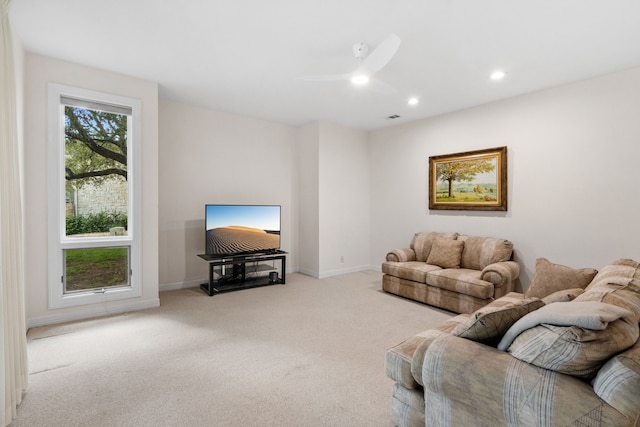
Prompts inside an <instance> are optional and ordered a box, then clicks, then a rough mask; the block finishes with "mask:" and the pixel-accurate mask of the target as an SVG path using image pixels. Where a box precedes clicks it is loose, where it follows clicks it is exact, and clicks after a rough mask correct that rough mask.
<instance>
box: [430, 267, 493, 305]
mask: <svg viewBox="0 0 640 427" xmlns="http://www.w3.org/2000/svg"><path fill="white" fill-rule="evenodd" d="M481 275H482V272H481V271H478V270H470V269H468V268H457V269H435V270H432V271H429V272H427V278H426V281H427V284H428V285H430V286H433V287H436V288H441V289H446V290H448V291H452V292H456V293H459V294H463V295H470V296H472V297H476V298H480V299H489V298H493V291H494V286H493V283H491V282H487V281H486V280H482V279H481V278H480V276H481Z"/></svg>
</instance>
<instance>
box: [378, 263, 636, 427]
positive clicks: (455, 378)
mask: <svg viewBox="0 0 640 427" xmlns="http://www.w3.org/2000/svg"><path fill="white" fill-rule="evenodd" d="M639 267H640V266H639V263H638V262H636V261H633V260H630V259H621V260H618V261H616V262H614V263H612V264H611V265H608V266H606V267H605V268H603V269H602V270H601V271H600V272H597V275H596V271H595V270H592V271H593V273H591V272H590V271H587V270H589V269H581V270H572V269H570V268H568V267H565V266H559V265H556V264H552V263H549V262H548V261H546V260H544V259H540V260H539V261H538V263H537V264H536V271H535V273H534V278H533V281H532V284H531V285H530V287H529V289H528V290H527V293H526V294H524V295H523V294H520V293H515V292H513V293H510V294H508V295H506V296H504V297H502V298H500V299H498V300H496V301H495V302H493V303H491V304H489V305H487V306H486V307H484V308H483V309H481V310H478V311H477V312H475V313H473V314H460V315H458V316H456V317H453V318H451V319H449V320H447V321H446V322H444V323H443V324H441V325H440V326H438V327H436V328H434V329H431V330H428V331H425V332H422V333H420V334H418V335H416V336H414V337H412V338H409V339H408V340H406V341H404V342H402V343H400V344H399V345H397V346H395V347H392V348H390V349H389V350H387V352H386V357H385V372H386V374H387V375H388V376H389V377H390V378H392V379H393V380H394V381H395V384H394V386H393V391H392V405H391V408H392V409H391V414H392V419H393V422H394V424H395V425H396V426H402V427H404V426H425V425H426V426H492V427H494V426H537V427H538V426H539V427H544V426H549V427H551V426H553V427H555V426H637V425H638V418H639V416H640V343H639V342H638V322H639V320H640V268H639ZM542 269H545V270H546V274H545V272H544V271H541V270H542ZM554 272H557V274H555V273H554ZM594 275H595V277H594ZM554 276H556V278H555V279H554ZM591 277H594V278H593V279H592V280H591ZM585 286H586V288H585V289H582V288H584V287H585ZM554 288H555V289H554ZM567 288H571V289H567ZM554 290H555V292H554ZM542 294H546V295H544V296H543V295H542ZM534 295H538V296H534ZM540 297H542V298H540Z"/></svg>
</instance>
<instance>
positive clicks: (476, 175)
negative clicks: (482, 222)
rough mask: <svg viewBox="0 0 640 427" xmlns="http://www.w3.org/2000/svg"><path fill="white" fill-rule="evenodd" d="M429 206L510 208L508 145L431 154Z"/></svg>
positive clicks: (488, 208)
mask: <svg viewBox="0 0 640 427" xmlns="http://www.w3.org/2000/svg"><path fill="white" fill-rule="evenodd" d="M429 209H445V210H484V211H488V210H491V211H506V210H507V147H497V148H488V149H484V150H476V151H469V152H465V153H455V154H447V155H441V156H432V157H429Z"/></svg>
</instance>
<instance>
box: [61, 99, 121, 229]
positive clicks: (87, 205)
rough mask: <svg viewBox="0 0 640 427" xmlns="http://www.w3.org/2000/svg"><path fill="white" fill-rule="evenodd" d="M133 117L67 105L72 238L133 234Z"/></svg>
mask: <svg viewBox="0 0 640 427" xmlns="http://www.w3.org/2000/svg"><path fill="white" fill-rule="evenodd" d="M129 117H130V116H128V115H126V114H116V113H112V112H105V111H100V110H92V109H88V108H81V107H75V106H68V105H67V106H65V107H64V123H65V127H64V135H65V165H64V173H65V179H66V181H65V182H66V189H65V193H66V213H65V217H66V222H65V235H66V236H67V237H86V236H109V235H112V236H113V235H116V236H121V235H126V234H127V220H128V200H129V194H128V185H127V137H128V127H129V126H128V122H129Z"/></svg>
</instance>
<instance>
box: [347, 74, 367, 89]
mask: <svg viewBox="0 0 640 427" xmlns="http://www.w3.org/2000/svg"><path fill="white" fill-rule="evenodd" d="M351 83H353V84H354V85H359V86H362V85H366V84H367V83H369V76H367V75H366V74H355V75H354V76H353V77H351Z"/></svg>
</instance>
